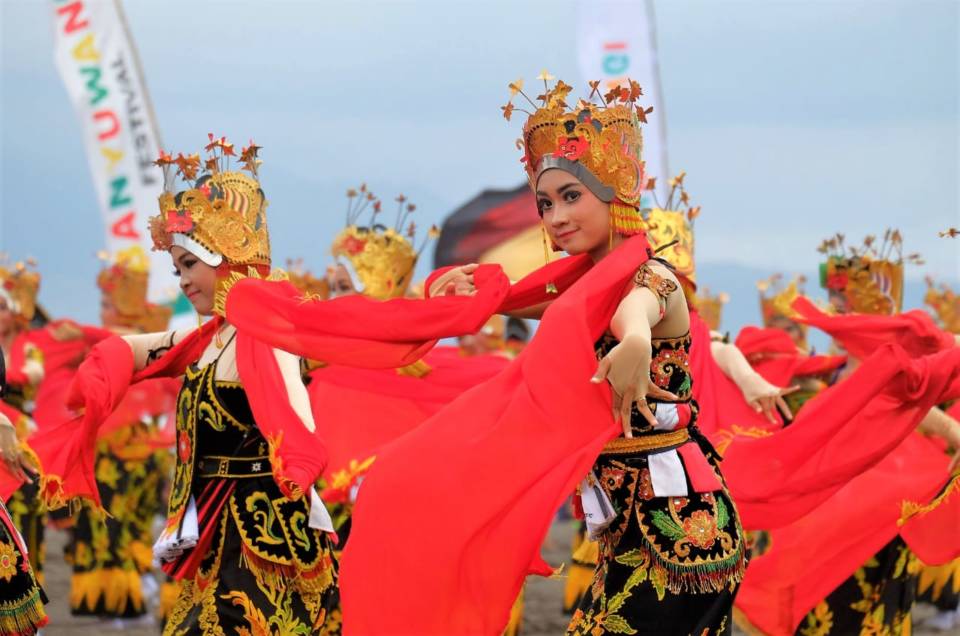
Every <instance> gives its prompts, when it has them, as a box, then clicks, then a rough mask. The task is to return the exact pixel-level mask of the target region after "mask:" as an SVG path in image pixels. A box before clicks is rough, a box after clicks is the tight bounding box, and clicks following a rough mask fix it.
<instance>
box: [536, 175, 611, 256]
mask: <svg viewBox="0 0 960 636" xmlns="http://www.w3.org/2000/svg"><path fill="white" fill-rule="evenodd" d="M536 194H537V209H538V210H539V212H540V216H541V217H543V225H544V227H546V229H547V235H548V236H549V237H550V240H551V241H553V243H554V244H555V245H556V246H557V247H559V248H560V249H562V250H563V251H565V252H566V253H567V254H584V253H590V254H592V255H598V254H599V255H601V256H602V254H603V253H605V252H606V249H607V246H608V244H609V241H610V206H609V205H608V204H607V203H604V202H603V201H601V200H600V199H598V198H597V197H596V195H595V194H593V192H591V191H590V189H589V188H587V187H586V186H585V185H583V183H582V182H581V181H580V180H579V179H577V178H576V177H574V176H573V175H572V174H570V173H569V172H566V171H564V170H559V169H557V168H554V169H551V170H547V171H546V172H544V173H543V174H541V175H540V179H539V180H538V181H537V193H536Z"/></svg>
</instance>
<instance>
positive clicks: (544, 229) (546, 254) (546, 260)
mask: <svg viewBox="0 0 960 636" xmlns="http://www.w3.org/2000/svg"><path fill="white" fill-rule="evenodd" d="M540 235H541V236H542V237H543V263H544V265H547V264H549V263H550V247H549V242H550V239H549V238H548V237H547V226H546V225H544V223H543V219H541V220H540Z"/></svg>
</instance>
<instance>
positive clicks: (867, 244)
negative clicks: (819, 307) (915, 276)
mask: <svg viewBox="0 0 960 636" xmlns="http://www.w3.org/2000/svg"><path fill="white" fill-rule="evenodd" d="M902 247H903V238H902V237H901V235H900V231H899V230H891V229H888V230H887V231H886V232H884V235H883V242H882V243H881V244H880V245H879V246H877V240H876V237H874V236H868V237H866V238H865V239H864V240H863V245H862V246H861V247H852V246H851V247H849V248H848V247H847V246H846V245H845V244H844V236H843V234H837V235H835V236H834V237H832V238H829V239H827V240H825V241H823V243H821V244H820V247H819V248H818V249H817V251H819V252H820V253H821V254H825V255H826V257H827V261H826V262H825V263H822V264H821V265H820V285H821V287H823V288H824V289H827V290H828V291H830V292H835V293H837V294H840V295H841V296H843V297H844V298H845V300H846V307H845V311H851V312H857V313H861V314H880V315H890V314H896V313H899V312H900V309H901V308H902V306H903V265H904V262H905V261H907V262H911V263H916V264H922V263H923V261H922V259H921V258H920V255H919V254H909V255H907V256H906V258H904V256H903V251H902Z"/></svg>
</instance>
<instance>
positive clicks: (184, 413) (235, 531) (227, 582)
mask: <svg viewBox="0 0 960 636" xmlns="http://www.w3.org/2000/svg"><path fill="white" fill-rule="evenodd" d="M216 365H217V363H216V362H213V363H211V364H209V365H207V366H206V367H203V368H191V369H188V370H187V373H186V377H185V379H184V384H183V388H182V389H181V391H180V395H179V397H178V403H177V465H176V471H175V475H174V481H173V486H172V489H171V493H170V506H169V510H170V512H169V515H170V521H168V527H169V526H170V524H173V525H176V524H177V523H179V520H180V519H181V518H182V517H183V515H184V511H185V510H187V508H188V504H189V501H190V499H191V497H192V498H193V499H194V500H195V502H196V509H197V511H198V520H199V523H198V526H199V535H200V539H199V543H198V545H197V547H196V548H194V549H193V550H191V551H189V552H187V553H186V554H184V555H183V556H182V557H181V558H180V559H178V560H177V561H174V562H173V563H172V564H168V565H167V566H165V568H164V569H165V570H166V571H167V572H168V573H173V574H175V575H178V576H181V577H183V579H184V580H183V585H182V591H181V592H180V596H179V597H178V599H177V602H176V605H175V606H174V607H173V609H172V610H171V612H170V615H169V617H168V621H167V624H166V626H165V628H164V634H165V635H167V636H172V635H181V634H200V635H202V636H220V635H233V634H270V635H278V636H279V635H280V634H283V635H287V634H290V635H303V636H306V635H308V634H314V633H318V632H320V633H331V631H332V632H336V630H337V628H336V627H335V626H330V625H326V624H325V623H326V622H327V614H328V611H329V609H330V608H331V607H332V606H334V605H335V604H336V590H337V564H336V560H335V557H334V555H333V551H332V549H331V543H330V540H329V539H328V536H327V535H326V534H325V533H323V532H321V531H319V530H316V529H313V528H311V527H309V518H310V498H309V494H308V495H307V497H304V498H301V499H298V500H291V499H289V498H287V497H285V496H284V495H283V494H282V493H281V491H280V489H279V487H278V486H277V484H276V483H275V482H274V479H273V476H272V472H271V465H270V458H269V450H268V445H267V441H266V440H265V439H264V437H263V435H262V434H261V433H260V431H259V430H258V429H257V426H256V424H255V422H254V420H253V415H252V413H251V411H250V405H249V403H248V401H247V397H246V393H245V391H244V389H243V385H242V384H240V383H239V382H228V381H220V380H216V379H215V374H216ZM331 627H332V628H333V629H332V630H331Z"/></svg>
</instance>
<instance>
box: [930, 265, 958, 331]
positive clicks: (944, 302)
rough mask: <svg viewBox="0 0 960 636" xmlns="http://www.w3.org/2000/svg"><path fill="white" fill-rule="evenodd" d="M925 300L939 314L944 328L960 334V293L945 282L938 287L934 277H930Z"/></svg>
mask: <svg viewBox="0 0 960 636" xmlns="http://www.w3.org/2000/svg"><path fill="white" fill-rule="evenodd" d="M923 302H925V303H926V304H927V306H928V307H930V308H931V309H932V310H933V312H934V313H935V314H936V315H937V318H939V319H940V324H941V325H942V326H943V328H944V329H946V330H947V331H949V332H951V333H956V334H960V295H958V294H957V293H956V292H955V291H953V290H952V289H950V287H949V286H948V285H946V284H945V283H942V284H941V285H940V286H939V287H937V286H936V285H935V284H934V282H933V279H932V278H929V277H928V278H927V293H926V295H925V296H924V297H923Z"/></svg>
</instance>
